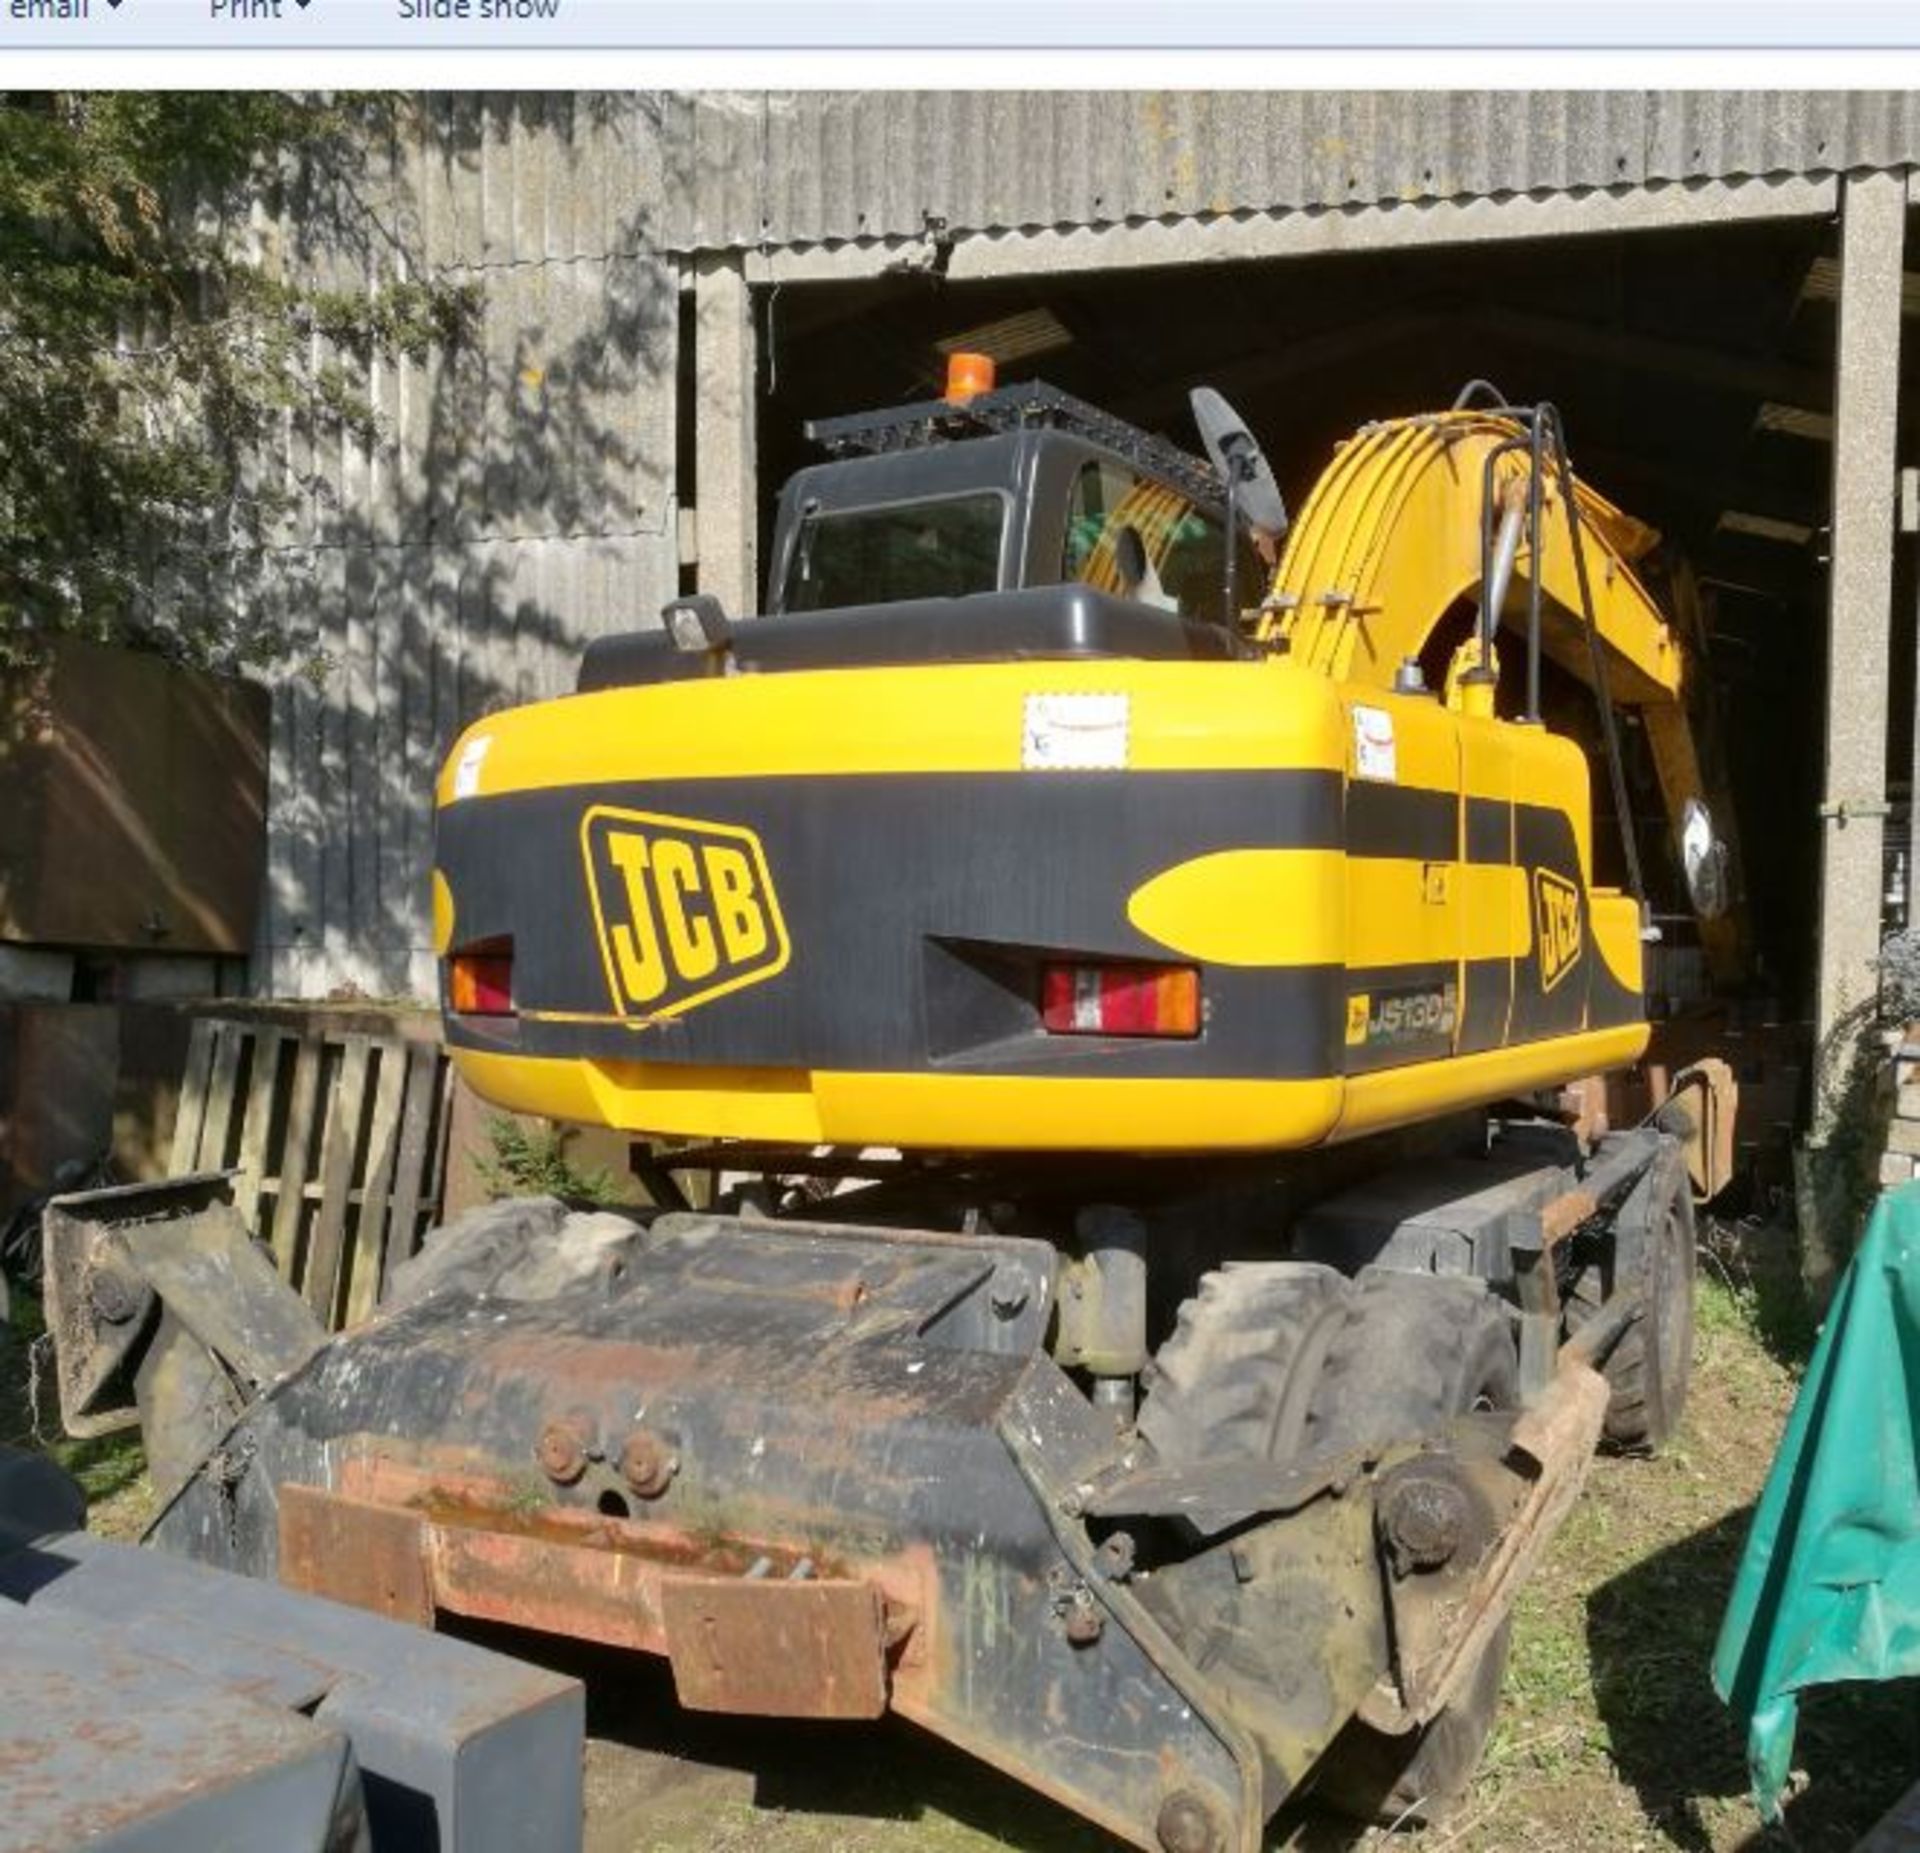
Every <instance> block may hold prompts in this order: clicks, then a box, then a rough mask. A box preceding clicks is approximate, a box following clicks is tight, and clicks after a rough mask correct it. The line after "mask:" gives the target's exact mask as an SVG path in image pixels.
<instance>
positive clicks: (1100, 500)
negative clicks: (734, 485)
mask: <svg viewBox="0 0 1920 1853" xmlns="http://www.w3.org/2000/svg"><path fill="white" fill-rule="evenodd" d="M807 430H808V435H809V436H810V437H812V438H813V439H814V441H815V442H817V443H819V444H821V445H822V446H824V447H825V448H826V449H827V450H828V451H829V452H830V453H831V460H830V461H828V462H825V463H818V464H813V465H810V466H809V467H807V468H805V469H803V470H800V471H798V472H797V473H796V474H795V475H794V476H793V478H792V479H791V480H790V481H789V482H788V484H787V485H786V488H785V489H784V490H783V492H782V494H781V497H780V505H779V510H778V514H777V516H776V519H775V523H774V535H773V545H772V550H771V558H770V562H769V567H768V587H767V607H766V609H767V613H768V615H769V616H779V615H782V614H786V613H800V612H813V611H823V610H844V609H847V608H850V607H856V606H866V605H876V604H893V603H900V602H906V601H913V600H919V599H927V598H964V597H970V596H973V595H975V594H979V593H986V592H1009V591H1016V590H1020V589H1022V588H1026V587H1033V586H1046V585H1059V584H1075V583H1077V584H1084V585H1089V586H1092V587H1093V588H1095V589H1096V590H1098V591H1100V592H1103V593H1106V594H1108V595H1110V596H1114V597H1126V598H1134V599H1138V600H1139V601H1140V602H1142V603H1144V604H1148V605H1151V606H1154V607H1156V608H1158V609H1161V610H1165V611H1169V612H1175V613H1178V614H1179V615H1181V616H1183V617H1186V618H1188V619H1193V620H1198V621H1216V622H1217V621H1219V620H1220V619H1221V618H1222V617H1223V616H1224V615H1225V607H1224V604H1223V588H1224V586H1225V582H1226V574H1225V557H1226V543H1225V535H1226V519H1227V508H1226V499H1225V495H1224V493H1223V490H1222V487H1221V483H1220V480H1219V479H1218V478H1217V477H1216V476H1215V475H1214V474H1213V473H1212V472H1211V471H1209V470H1208V469H1207V467H1206V466H1205V465H1204V464H1201V463H1199V462H1198V461H1197V460H1196V459H1194V458H1193V457H1191V456H1189V455H1188V454H1186V453H1185V452H1183V451H1181V450H1179V449H1177V448H1176V447H1175V446H1173V445H1171V444H1169V443H1167V442H1166V441H1165V440H1164V439H1160V438H1156V437H1154V436H1152V435H1151V434H1149V433H1147V432H1145V431H1141V430H1139V429H1138V428H1136V427H1135V426H1132V425H1129V424H1127V423H1126V422H1125V421H1124V420H1122V419H1119V418H1115V417H1113V416H1112V415H1111V414H1109V413H1106V412H1103V411H1100V410H1099V409H1098V408H1097V407H1094V406H1091V405H1088V404H1087V403H1086V402H1085V401H1083V400H1079V399H1076V398H1074V397H1073V396H1072V395H1070V394H1068V393H1064V392H1060V391H1059V390H1057V389H1056V388H1054V387H1050V386H1046V385H1042V384H1025V385H1017V386H1009V387H998V388H989V389H988V390H985V391H982V392H977V393H975V394H974V395H972V396H970V397H968V398H966V399H964V400H961V401H956V400H954V399H952V398H946V399H940V400H934V401H928V402H922V403H919V404H914V405H906V406H898V407H892V408H889V409H887V410H885V411H881V412H873V413H862V414H857V415H854V416H851V417H844V418H833V419H820V420H816V421H814V422H813V423H812V424H810V425H809V426H808V427H807ZM1241 554H1242V560H1243V563H1246V564H1250V562H1251V558H1252V556H1251V554H1250V553H1248V552H1247V550H1246V549H1245V548H1244V547H1243V548H1242V549H1241ZM1241 583H1242V584H1251V583H1252V580H1251V578H1249V577H1245V576H1243V577H1242V580H1241Z"/></svg>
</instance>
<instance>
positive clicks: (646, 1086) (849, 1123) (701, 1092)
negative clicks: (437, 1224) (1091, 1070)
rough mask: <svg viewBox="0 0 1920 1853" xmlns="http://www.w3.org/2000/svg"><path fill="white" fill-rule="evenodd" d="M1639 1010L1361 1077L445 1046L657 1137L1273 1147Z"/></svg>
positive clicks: (1575, 1046) (1517, 1075) (483, 1077)
mask: <svg viewBox="0 0 1920 1853" xmlns="http://www.w3.org/2000/svg"><path fill="white" fill-rule="evenodd" d="M1647 1034H1648V1032H1647V1028H1646V1026H1645V1025H1644V1024H1629V1025H1628V1026H1627V1027H1625V1028H1624V1029H1614V1030H1602V1031H1590V1032H1587V1033H1584V1034H1581V1035H1576V1036H1561V1037H1556V1038H1554V1039H1553V1040H1551V1041H1547V1042H1536V1043H1529V1044H1527V1045H1525V1046H1523V1047H1521V1048H1518V1049H1508V1050H1494V1051H1490V1052H1488V1053H1486V1054H1483V1055H1469V1056H1458V1057H1454V1058H1452V1059H1450V1060H1447V1061H1443V1062H1424V1063H1420V1064H1417V1065H1416V1066H1413V1067H1410V1068H1396V1069H1388V1070H1385V1071H1383V1072H1382V1073H1379V1074H1372V1075H1362V1076H1359V1077H1357V1078H1355V1079H1353V1080H1349V1081H1343V1080H1339V1079H1335V1078H1328V1079H1325V1080H1308V1081H1258V1080H1253V1081H1204V1080H1196V1081H1183V1082H1181V1083H1180V1084H1179V1085H1178V1086H1170V1085H1169V1084H1168V1083H1166V1082H1164V1081H1159V1080H1148V1079H1139V1080H1134V1079H1128V1080H1118V1079H1112V1078H1107V1077H1094V1078H1087V1077H1080V1076H1033V1075H965V1074H952V1073H945V1074H861V1073H850V1072H845V1071H838V1070H828V1069H814V1070H808V1069H787V1068H779V1069H766V1068H683V1067H680V1066H678V1065H676V1064H673V1063H657V1064H655V1063H646V1062H603V1061H573V1060H567V1059H561V1058H552V1057H534V1056H520V1055H496V1054H490V1053H484V1052H481V1051H476V1050H472V1049H460V1048H456V1049H454V1050H453V1051H452V1055H453V1061H454V1065H455V1066H456V1067H457V1068H458V1069H459V1071H460V1073H461V1075H462V1077H463V1078H464V1079H465V1080H466V1082H467V1083H468V1085H469V1086H470V1087H472V1088H473V1090H474V1091H475V1092H476V1093H477V1094H479V1095H480V1096H481V1097H482V1098H483V1099H486V1100H490V1101H492V1102H493V1103H494V1104H495V1105H497V1106H501V1107H505V1108H508V1109H509V1110H513V1111H519V1112H526V1113H537V1114H541V1115H544V1116H546V1117H549V1118H554V1119H561V1120H575V1121H580V1122H582V1123H585V1124H589V1125H606V1126H612V1127H615V1128H617V1129H619V1130H621V1131H623V1132H635V1133H652V1134H656V1135H659V1136H664V1137H685V1138H723V1139H753V1140H764V1141H768V1142H771V1143H775V1144H793V1145H820V1144H830V1145H881V1144H889V1143H890V1144H896V1145H902V1146H907V1147H916V1148H922V1149H932V1150H939V1149H949V1150H950V1149H954V1148H956V1147H961V1146H964V1147H967V1148H969V1149H973V1150H979V1151H1040V1150H1050V1149H1051V1150H1060V1149H1075V1150H1083V1151H1090V1152H1094V1151H1098V1152H1127V1151H1140V1152H1187V1151H1278V1150H1285V1149H1289V1148H1298V1147H1301V1146H1308V1145H1318V1144H1322V1143H1325V1142H1328V1141H1331V1140H1346V1139H1354V1138H1359V1137H1361V1136H1362V1135H1364V1134H1366V1133H1371V1132H1380V1131H1385V1130H1387V1129H1389V1128H1391V1127H1395V1126H1403V1125H1410V1124H1412V1123H1413V1122H1415V1121H1417V1120H1421V1119H1426V1118H1430V1117H1432V1116H1434V1115H1436V1114H1440V1113H1448V1112H1453V1111H1456V1110H1459V1109H1463V1108H1467V1107H1472V1106H1480V1105H1484V1104H1486V1103H1487V1102H1489V1101H1493V1100H1498V1099H1500V1098H1502V1097H1503V1096H1505V1095H1507V1094H1510V1093H1512V1092H1514V1091H1515V1090H1516V1089H1526V1088H1533V1087H1545V1086H1549V1085H1551V1084H1553V1083H1554V1082H1556V1081H1560V1080H1564V1079H1565V1078H1566V1077H1567V1076H1569V1075H1575V1074H1593V1073H1598V1072H1600V1071H1601V1070H1604V1069H1607V1068H1617V1067H1623V1066H1625V1065H1626V1064H1627V1063H1629V1062H1632V1061H1635V1060H1637V1059H1638V1057H1639V1056H1640V1055H1641V1054H1642V1053H1643V1052H1644V1050H1645V1047H1646V1042H1647Z"/></svg>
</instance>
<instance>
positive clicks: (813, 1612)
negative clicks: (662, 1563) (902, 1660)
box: [660, 1566, 887, 1719]
mask: <svg viewBox="0 0 1920 1853" xmlns="http://www.w3.org/2000/svg"><path fill="white" fill-rule="evenodd" d="M756 1567H757V1566H756ZM800 1567H803V1566H800ZM660 1617H661V1621H662V1624H663V1626H664V1628H665V1631H666V1637H667V1658H668V1660H669V1661H670V1662H671V1663H672V1666H673V1684H674V1690H675V1692H676V1693H677V1694H678V1695H679V1699H680V1703H681V1704H682V1705H684V1706H685V1707H686V1708H687V1709H688V1710H689V1711H724V1712H739V1713H744V1714H746V1715H747V1716H750V1717H755V1718H853V1719H858V1718H878V1717H880V1716H882V1715H883V1714H884V1713H885V1711H886V1709H887V1638H886V1637H887V1628H886V1604H885V1602H884V1600H883V1599H882V1597H881V1594H880V1591H879V1590H878V1589H876V1588H875V1587H874V1586H873V1584H871V1583H869V1582H864V1581H860V1580H858V1579H855V1578H833V1579H828V1578H824V1577H818V1578H814V1577H809V1578H806V1579H804V1580H803V1579H800V1578H798V1577H797V1576H795V1575H793V1574H791V1573H790V1574H789V1575H787V1576H786V1577H783V1578H777V1579H776V1578H774V1577H772V1576H768V1575H760V1576H755V1575H754V1574H753V1573H752V1572H751V1571H749V1572H748V1574H747V1575H745V1576H730V1577H729V1576H666V1577H663V1578H662V1579H661V1582H660Z"/></svg>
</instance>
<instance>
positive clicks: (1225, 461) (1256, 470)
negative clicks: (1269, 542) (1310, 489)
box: [1190, 386, 1287, 539]
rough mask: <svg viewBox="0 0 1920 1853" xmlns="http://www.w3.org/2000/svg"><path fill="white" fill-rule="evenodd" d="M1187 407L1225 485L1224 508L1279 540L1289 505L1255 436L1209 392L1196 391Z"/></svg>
mask: <svg viewBox="0 0 1920 1853" xmlns="http://www.w3.org/2000/svg"><path fill="white" fill-rule="evenodd" d="M1190 402H1191V404H1192V406H1193V422H1194V423H1195V424H1196V425H1198V426H1199V427H1200V442H1201V443H1202V444H1204V445H1205V446H1206V449H1207V456H1208V457H1209V458H1210V459H1211V460H1212V463H1213V467H1214V468H1215V469H1216V470H1218V471H1219V472H1220V480H1221V482H1223V483H1224V484H1225V485H1226V489H1227V504H1228V506H1229V507H1230V508H1232V509H1233V510H1235V511H1236V513H1237V514H1238V516H1239V518H1240V520H1242V521H1244V522H1246V523H1247V525H1248V526H1249V527H1256V528H1264V529H1265V530H1266V531H1267V532H1268V533H1269V534H1271V535H1273V536H1274V537H1275V538H1276V539H1277V538H1278V537H1279V536H1280V535H1282V534H1284V533H1285V532H1286V531H1287V504H1286V500H1285V498H1284V497H1282V495H1281V494H1280V485H1279V484H1278V483H1277V482H1276V481H1275V480H1274V476H1273V471H1272V470H1271V469H1270V468H1269V467H1268V464H1267V460H1266V458H1265V456H1263V455H1262V454H1261V450H1260V446H1259V445H1258V444H1257V443H1256V442H1255V441H1254V436H1253V433H1252V432H1251V431H1249V430H1248V429H1247V427H1246V426H1245V425H1244V424H1243V423H1242V422H1241V420H1240V415H1239V413H1237V412H1236V411H1235V410H1234V409H1233V407H1232V406H1230V405H1229V404H1228V403H1227V402H1226V400H1225V399H1223V398H1222V397H1221V396H1220V395H1219V394H1218V393H1217V392H1215V391H1214V390H1213V388H1212V387H1211V386H1196V387H1195V388H1194V389H1193V392H1192V394H1191V396H1190Z"/></svg>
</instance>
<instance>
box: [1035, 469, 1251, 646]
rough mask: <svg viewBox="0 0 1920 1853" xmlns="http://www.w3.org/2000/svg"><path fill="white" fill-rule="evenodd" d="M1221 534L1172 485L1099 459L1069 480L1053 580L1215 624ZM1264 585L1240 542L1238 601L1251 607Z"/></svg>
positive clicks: (1222, 568)
mask: <svg viewBox="0 0 1920 1853" xmlns="http://www.w3.org/2000/svg"><path fill="white" fill-rule="evenodd" d="M1222 536H1223V528H1222V524H1221V523H1220V522H1218V521H1216V520H1214V518H1213V517H1212V516H1211V515H1208V514H1205V513H1203V512H1202V511H1201V510H1200V509H1199V508H1197V507H1196V506H1195V505H1194V504H1193V503H1192V502H1191V501H1189V500H1188V499H1187V497H1185V496H1184V495H1182V494H1181V493H1180V491H1179V490H1177V489H1173V488H1169V487H1168V486H1167V485H1166V484H1164V483H1159V482H1154V481H1152V480H1151V479H1149V478H1147V477H1143V476H1137V475H1135V474H1134V472H1133V471H1131V470H1129V469H1127V468H1126V467H1125V466H1124V465H1121V464H1118V463H1113V462H1109V461H1106V460H1104V459H1103V460H1101V461H1098V462H1094V463H1088V464H1086V465H1085V466H1084V467H1083V468H1082V469H1081V471H1080V474H1079V476H1078V477H1077V478H1076V479H1075V481H1074V485H1073V493H1072V496H1071V497H1070V499H1069V502H1068V507H1067V533H1066V543H1065V548H1064V551H1063V554H1062V558H1061V577H1062V578H1063V579H1065V580H1067V581H1078V582H1079V583H1080V584H1082V585H1089V586H1092V587H1093V588H1094V589H1095V590H1096V591H1101V592H1108V593H1111V594H1112V595H1113V596H1114V597H1116V598H1131V599H1134V600H1136V601H1138V602H1139V603H1141V604H1146V605H1157V606H1159V607H1160V608H1161V609H1162V610H1164V611H1177V612H1179V613H1180V615H1181V616H1182V617H1187V618H1199V619H1205V620H1210V621H1212V622H1215V623H1218V622H1219V620H1220V616H1221V603H1222V600H1223V598H1224V596H1225V590H1226V588H1225V583H1224V580H1225V573H1226V556H1225V552H1224V549H1223V543H1222ZM1264 590H1265V581H1264V579H1263V578H1262V576H1261V569H1260V566H1259V563H1258V561H1257V560H1256V559H1255V558H1254V556H1253V553H1252V551H1251V549H1249V548H1246V547H1242V549H1241V555H1240V597H1241V602H1242V603H1243V604H1246V605H1256V604H1258V603H1259V602H1260V597H1261V594H1262V592H1263V591H1264Z"/></svg>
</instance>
